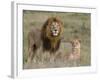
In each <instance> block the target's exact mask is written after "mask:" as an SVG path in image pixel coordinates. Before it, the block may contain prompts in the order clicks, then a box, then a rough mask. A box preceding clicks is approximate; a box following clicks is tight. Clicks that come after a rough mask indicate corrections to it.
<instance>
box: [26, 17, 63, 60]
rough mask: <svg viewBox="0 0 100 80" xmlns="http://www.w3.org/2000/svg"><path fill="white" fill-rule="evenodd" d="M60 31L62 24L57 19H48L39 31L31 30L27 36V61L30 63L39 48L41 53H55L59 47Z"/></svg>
mask: <svg viewBox="0 0 100 80" xmlns="http://www.w3.org/2000/svg"><path fill="white" fill-rule="evenodd" d="M62 29H63V24H62V22H61V20H60V19H59V18H57V17H51V18H48V20H47V21H46V22H45V23H44V25H43V26H42V29H41V30H37V29H35V28H33V29H31V30H30V32H29V34H28V45H29V46H28V50H29V56H28V59H29V60H31V61H32V59H33V57H34V55H35V54H36V52H37V50H38V49H39V48H40V47H42V48H43V52H45V51H49V52H50V53H55V52H56V51H57V50H58V49H59V46H60V42H61V34H62Z"/></svg>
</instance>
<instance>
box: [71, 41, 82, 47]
mask: <svg viewBox="0 0 100 80" xmlns="http://www.w3.org/2000/svg"><path fill="white" fill-rule="evenodd" d="M72 46H73V47H74V48H79V47H80V41H79V40H77V39H75V40H73V41H72Z"/></svg>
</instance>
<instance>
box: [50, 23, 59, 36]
mask: <svg viewBox="0 0 100 80" xmlns="http://www.w3.org/2000/svg"><path fill="white" fill-rule="evenodd" d="M50 31H51V35H52V36H58V35H59V33H60V25H59V23H57V22H52V24H51V26H50Z"/></svg>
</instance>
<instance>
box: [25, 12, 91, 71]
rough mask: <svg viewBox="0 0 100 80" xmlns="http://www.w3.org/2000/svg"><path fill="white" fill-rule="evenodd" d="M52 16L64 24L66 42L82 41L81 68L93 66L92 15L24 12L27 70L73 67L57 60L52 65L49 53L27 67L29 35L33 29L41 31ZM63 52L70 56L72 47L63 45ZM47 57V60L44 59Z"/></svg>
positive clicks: (41, 55) (68, 63)
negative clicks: (76, 37)
mask: <svg viewBox="0 0 100 80" xmlns="http://www.w3.org/2000/svg"><path fill="white" fill-rule="evenodd" d="M52 16H54V17H55V16H58V17H60V19H61V20H62V22H63V24H64V32H63V37H64V39H65V40H72V39H73V38H74V37H75V36H78V37H79V38H80V39H81V60H80V65H79V66H89V65H91V44H90V43H91V25H90V24H91V22H90V21H91V17H90V16H91V15H90V14H89V13H72V12H68V13H64V12H62V13H58V12H40V11H28V10H24V11H23V34H24V35H23V64H24V66H23V67H24V69H26V68H30V69H31V68H49V67H73V66H78V65H74V64H72V63H71V62H67V61H63V60H61V59H59V57H58V59H57V61H56V62H52V63H50V62H49V60H48V57H50V56H49V55H48V54H47V53H44V54H40V53H41V50H40V51H39V54H37V56H36V57H35V59H36V62H35V63H32V64H28V66H29V65H30V66H29V67H26V65H27V64H26V61H27V55H28V43H27V35H28V32H29V30H30V29H31V27H36V28H38V29H41V27H42V25H43V23H44V22H45V21H46V20H47V19H48V18H49V17H52ZM61 50H62V51H63V53H64V54H65V53H66V54H68V53H70V52H71V45H70V44H69V43H64V42H62V43H61ZM45 56H47V57H46V58H44V57H45Z"/></svg>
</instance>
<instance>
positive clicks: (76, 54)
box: [68, 39, 81, 60]
mask: <svg viewBox="0 0 100 80" xmlns="http://www.w3.org/2000/svg"><path fill="white" fill-rule="evenodd" d="M71 44H72V53H70V55H69V56H68V59H69V60H80V48H81V46H80V40H78V39H74V40H73V41H71Z"/></svg>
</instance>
